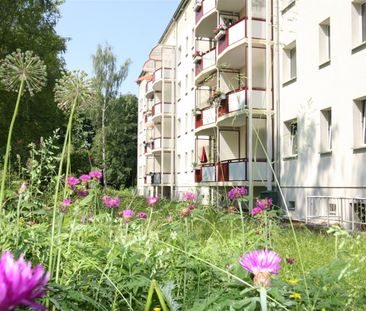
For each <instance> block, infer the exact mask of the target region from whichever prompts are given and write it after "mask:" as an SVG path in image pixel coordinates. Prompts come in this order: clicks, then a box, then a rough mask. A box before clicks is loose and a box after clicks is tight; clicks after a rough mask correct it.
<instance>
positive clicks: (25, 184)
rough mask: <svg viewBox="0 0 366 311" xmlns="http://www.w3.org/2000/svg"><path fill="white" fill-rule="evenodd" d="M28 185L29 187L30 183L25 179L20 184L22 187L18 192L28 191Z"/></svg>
mask: <svg viewBox="0 0 366 311" xmlns="http://www.w3.org/2000/svg"><path fill="white" fill-rule="evenodd" d="M27 187H28V184H27V183H26V182H25V181H23V182H22V183H21V185H20V188H19V190H18V193H19V194H21V193H24V192H26V191H27Z"/></svg>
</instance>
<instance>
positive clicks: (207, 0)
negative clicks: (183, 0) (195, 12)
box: [203, 0, 216, 15]
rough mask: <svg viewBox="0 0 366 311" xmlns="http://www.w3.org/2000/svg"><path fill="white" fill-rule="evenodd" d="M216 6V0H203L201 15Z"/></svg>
mask: <svg viewBox="0 0 366 311" xmlns="http://www.w3.org/2000/svg"><path fill="white" fill-rule="evenodd" d="M215 8H216V0H204V1H203V15H206V14H207V13H209V12H210V11H211V10H213V9H215Z"/></svg>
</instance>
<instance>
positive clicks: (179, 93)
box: [177, 81, 182, 100]
mask: <svg viewBox="0 0 366 311" xmlns="http://www.w3.org/2000/svg"><path fill="white" fill-rule="evenodd" d="M181 97H182V82H181V81H179V82H178V83H177V98H178V100H179V99H180V98H181Z"/></svg>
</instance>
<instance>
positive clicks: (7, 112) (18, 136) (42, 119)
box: [0, 0, 66, 155]
mask: <svg viewBox="0 0 366 311" xmlns="http://www.w3.org/2000/svg"><path fill="white" fill-rule="evenodd" d="M60 4H61V1H56V0H52V1H51V0H37V1H36V0H1V1H0V59H4V58H5V56H6V55H8V54H10V53H12V52H14V51H15V50H16V49H18V48H19V49H21V50H23V51H26V50H31V51H33V52H34V53H35V54H37V55H38V56H39V57H40V58H41V59H42V60H43V61H44V63H45V65H46V66H47V84H46V86H45V88H44V89H43V90H42V91H41V92H40V93H38V94H36V95H35V96H33V97H30V96H27V95H25V96H24V97H23V98H22V109H21V110H20V111H19V115H18V119H17V122H16V124H15V126H14V133H13V139H12V142H13V143H12V154H13V155H15V154H16V153H19V154H21V155H25V154H27V145H28V143H30V142H38V141H39V139H40V137H42V136H43V137H48V136H50V135H52V132H53V130H54V129H56V128H58V127H61V126H62V125H63V124H64V122H65V121H64V117H63V115H62V113H61V112H60V111H59V109H58V108H57V107H56V105H55V103H54V98H53V88H54V85H55V80H56V79H57V78H59V77H60V72H61V71H62V69H63V67H64V61H63V59H62V58H61V57H60V56H59V55H60V53H61V52H64V51H65V49H66V47H65V39H64V38H61V37H60V36H58V35H57V34H56V32H55V26H56V23H57V20H58V18H59V10H58V8H59V5H60ZM15 102H16V94H11V93H9V92H6V91H5V90H3V88H1V90H0V153H1V154H3V153H4V152H5V146H6V137H7V131H8V128H9V124H10V121H11V117H12V113H13V111H14V106H15Z"/></svg>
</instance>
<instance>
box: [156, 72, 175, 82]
mask: <svg viewBox="0 0 366 311" xmlns="http://www.w3.org/2000/svg"><path fill="white" fill-rule="evenodd" d="M172 77H173V71H172V69H171V68H164V77H163V68H159V69H157V70H155V72H154V75H153V79H152V83H155V82H157V81H159V80H161V79H162V78H164V79H172Z"/></svg>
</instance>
